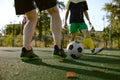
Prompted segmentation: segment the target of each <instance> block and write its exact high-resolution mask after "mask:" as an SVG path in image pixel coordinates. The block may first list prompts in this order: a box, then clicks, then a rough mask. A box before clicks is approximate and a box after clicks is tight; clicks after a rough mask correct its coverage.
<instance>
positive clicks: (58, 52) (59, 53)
mask: <svg viewBox="0 0 120 80" xmlns="http://www.w3.org/2000/svg"><path fill="white" fill-rule="evenodd" d="M52 56H53V57H54V58H66V57H67V55H66V54H65V52H64V50H63V48H62V49H59V48H58V46H57V45H55V46H54V52H53V55H52Z"/></svg>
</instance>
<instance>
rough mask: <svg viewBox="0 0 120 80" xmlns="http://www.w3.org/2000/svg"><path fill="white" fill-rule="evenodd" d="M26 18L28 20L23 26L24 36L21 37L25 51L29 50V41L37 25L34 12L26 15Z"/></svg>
mask: <svg viewBox="0 0 120 80" xmlns="http://www.w3.org/2000/svg"><path fill="white" fill-rule="evenodd" d="M26 16H27V18H28V21H27V23H26V24H25V26H24V31H23V33H24V35H23V47H25V48H26V49H27V50H30V49H31V41H32V37H33V35H34V31H35V27H36V24H37V13H36V10H35V9H33V10H31V11H29V12H27V13H26Z"/></svg>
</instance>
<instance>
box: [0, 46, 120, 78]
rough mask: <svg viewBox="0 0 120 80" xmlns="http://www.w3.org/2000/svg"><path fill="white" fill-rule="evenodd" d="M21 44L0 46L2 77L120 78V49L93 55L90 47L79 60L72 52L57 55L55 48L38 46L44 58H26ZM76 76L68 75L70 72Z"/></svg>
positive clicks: (39, 53)
mask: <svg viewBox="0 0 120 80" xmlns="http://www.w3.org/2000/svg"><path fill="white" fill-rule="evenodd" d="M20 49H21V48H0V80H120V50H104V51H102V52H101V53H100V54H97V55H91V54H90V51H89V50H85V51H86V53H85V54H84V56H82V57H81V58H80V59H79V60H74V59H72V58H70V57H69V56H68V57H67V58H66V59H64V60H62V59H61V60H60V59H53V58H52V56H51V53H52V49H49V48H34V52H35V53H36V54H37V55H38V56H40V58H41V59H42V61H40V60H37V61H31V62H22V61H21V60H20V59H19V55H20ZM70 71H72V72H75V74H76V77H75V78H70V79H69V78H66V73H67V72H70Z"/></svg>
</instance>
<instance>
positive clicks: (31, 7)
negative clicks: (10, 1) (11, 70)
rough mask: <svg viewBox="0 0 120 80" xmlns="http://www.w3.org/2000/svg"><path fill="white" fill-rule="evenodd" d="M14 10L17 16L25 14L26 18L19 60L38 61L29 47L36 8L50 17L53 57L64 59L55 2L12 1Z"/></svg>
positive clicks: (52, 0) (50, 0) (51, 0)
mask: <svg viewBox="0 0 120 80" xmlns="http://www.w3.org/2000/svg"><path fill="white" fill-rule="evenodd" d="M14 1H15V10H16V14H17V15H21V14H25V15H26V16H27V18H28V20H27V22H26V24H25V26H24V31H23V34H24V35H23V48H22V52H21V56H20V58H21V60H23V61H27V60H34V59H39V57H38V56H37V55H36V54H34V52H33V50H32V46H31V41H32V37H33V35H34V31H35V27H36V24H37V19H38V15H37V12H36V9H35V8H36V7H35V4H36V5H37V7H38V8H39V10H40V11H42V10H47V11H48V13H49V14H50V15H51V24H50V26H51V31H52V34H53V38H54V51H53V55H52V56H53V57H55V58H60V57H63V58H65V57H66V54H65V53H64V50H63V48H62V47H61V36H62V35H61V30H62V27H61V26H62V25H61V18H60V15H59V10H58V8H57V6H56V0H14Z"/></svg>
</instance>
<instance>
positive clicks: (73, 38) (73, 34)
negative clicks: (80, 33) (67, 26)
mask: <svg viewBox="0 0 120 80" xmlns="http://www.w3.org/2000/svg"><path fill="white" fill-rule="evenodd" d="M71 41H76V33H72V39H71Z"/></svg>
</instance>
